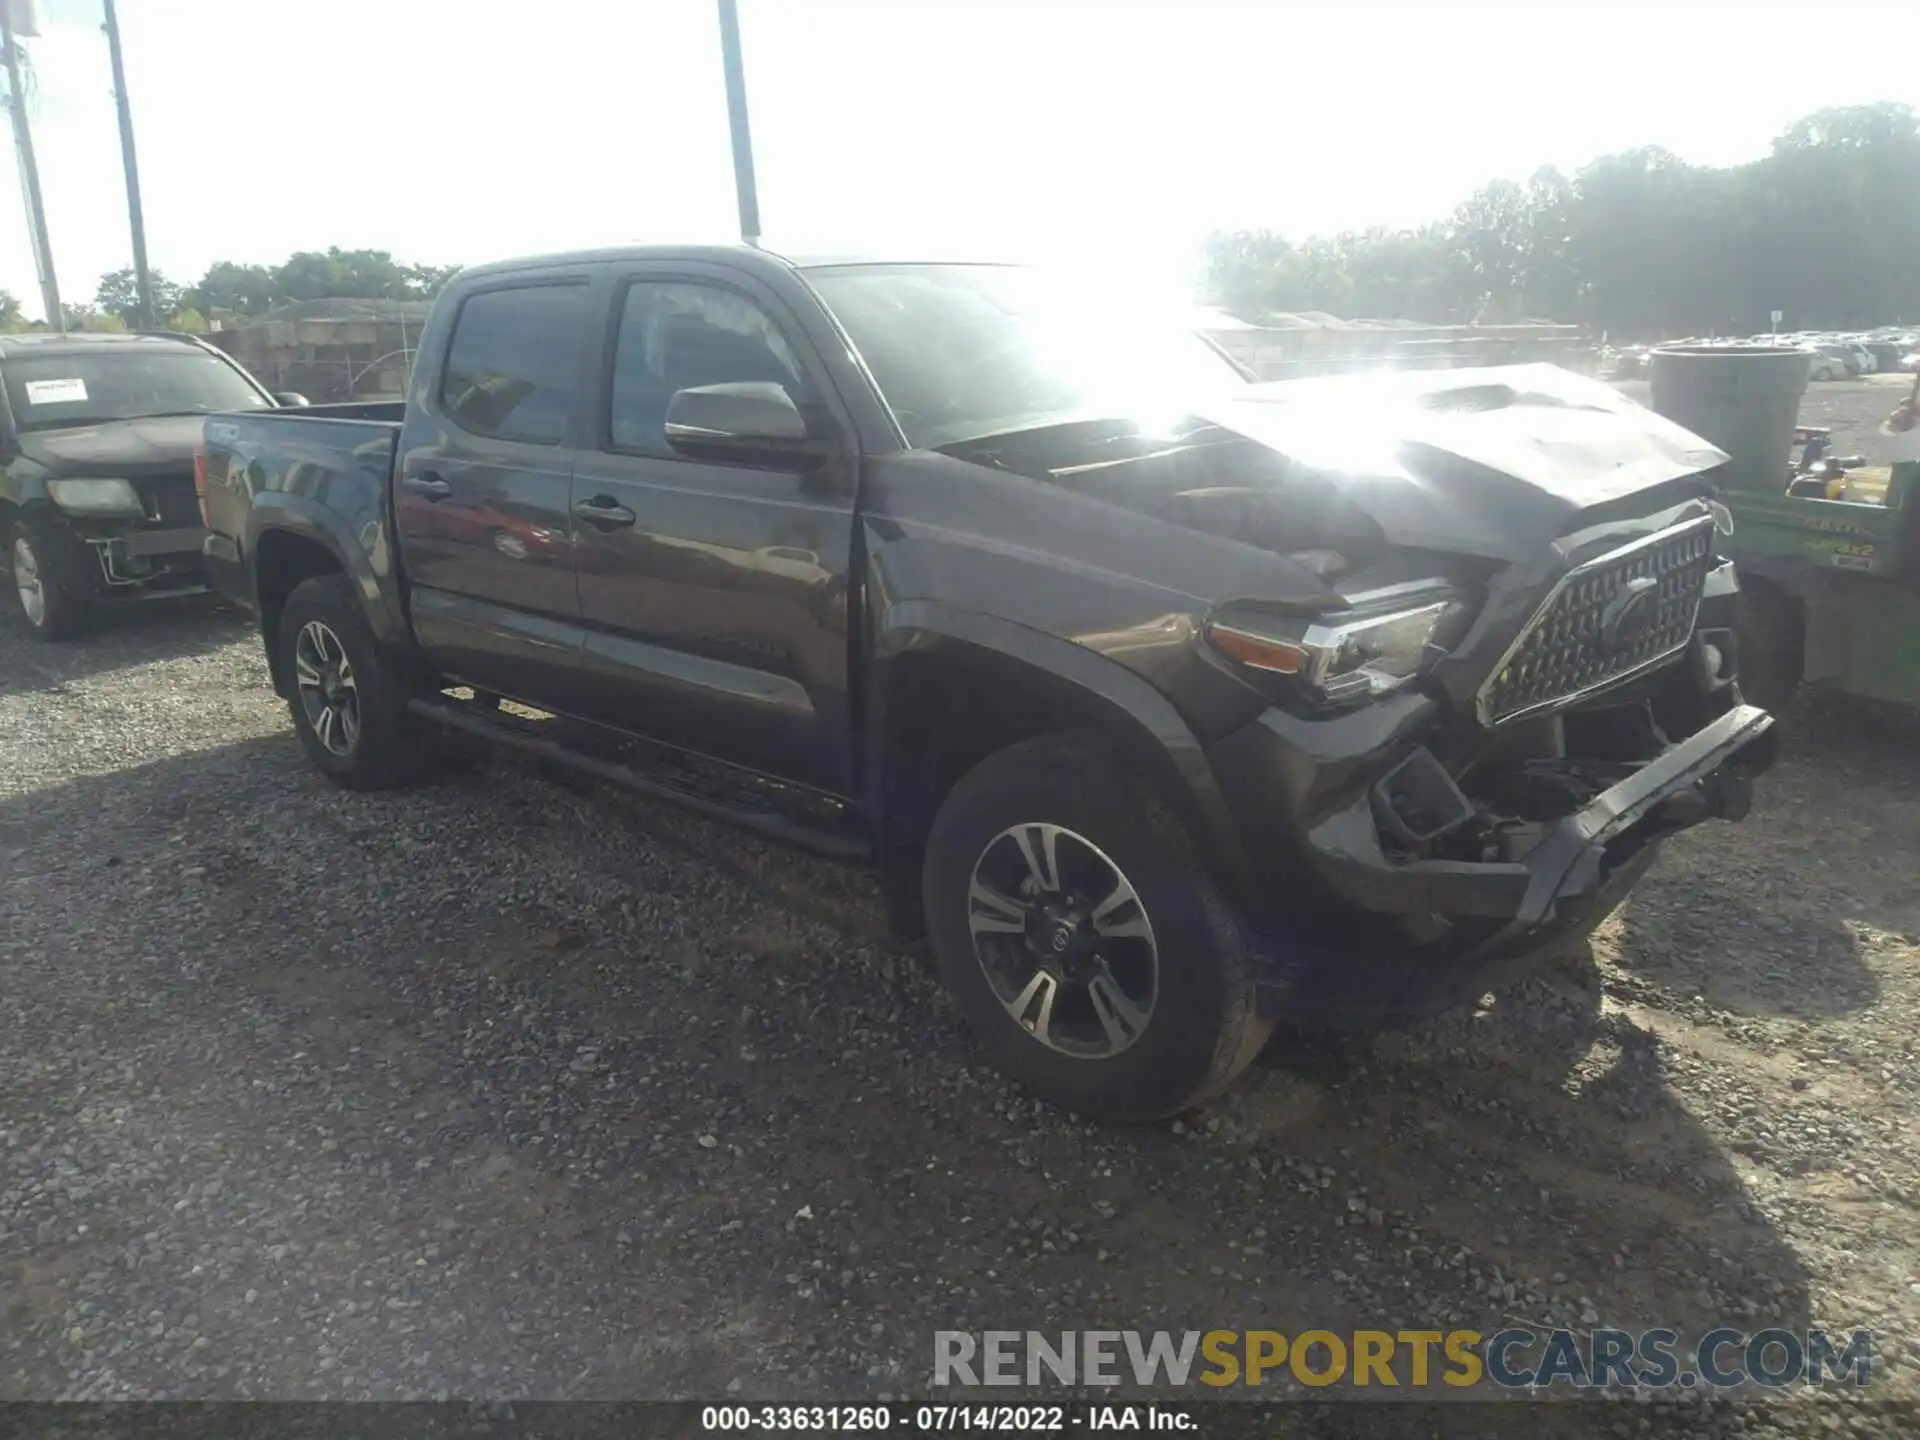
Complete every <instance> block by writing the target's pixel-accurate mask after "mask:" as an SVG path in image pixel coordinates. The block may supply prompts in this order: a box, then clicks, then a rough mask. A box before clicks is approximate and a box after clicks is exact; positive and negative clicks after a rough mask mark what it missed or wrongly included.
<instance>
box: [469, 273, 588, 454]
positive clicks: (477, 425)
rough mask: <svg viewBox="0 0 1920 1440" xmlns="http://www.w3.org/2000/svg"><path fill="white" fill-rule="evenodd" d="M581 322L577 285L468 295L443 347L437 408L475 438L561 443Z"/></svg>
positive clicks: (574, 388)
mask: <svg viewBox="0 0 1920 1440" xmlns="http://www.w3.org/2000/svg"><path fill="white" fill-rule="evenodd" d="M586 321H587V287H586V286H585V285H584V284H572V285H523V286H514V287H511V288H508V289H501V290H482V291H479V292H478V293H476V294H473V295H469V296H468V297H467V298H466V299H465V300H464V301H463V302H461V305H460V312H459V314H458V315H457V316H456V317H455V319H454V322H453V338H452V340H451V341H450V342H449V343H448V346H447V364H446V369H445V371H444V372H443V373H442V375H441V377H440V405H441V407H442V409H443V410H444V411H445V412H446V414H447V416H448V418H449V419H451V420H452V421H453V422H454V423H455V424H457V425H459V426H460V427H461V428H462V429H463V430H469V431H472V432H473V433H474V434H476V435H489V436H493V437H495V438H497V439H501V440H519V441H524V442H526V443H528V444H533V445H559V444H562V443H563V442H564V441H565V440H566V438H567V423H568V420H569V418H570V417H571V416H572V414H573V410H574V405H575V402H576V401H577V399H578V398H579V393H580V354H581V342H582V339H583V335H584V331H585V326H586Z"/></svg>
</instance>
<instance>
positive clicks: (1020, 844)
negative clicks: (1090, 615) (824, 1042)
mask: <svg viewBox="0 0 1920 1440" xmlns="http://www.w3.org/2000/svg"><path fill="white" fill-rule="evenodd" d="M922 889H923V895H924V900H925V905H926V914H927V928H928V934H929V937H930V938H931V940H932V943H933V950H934V955H935V958H936V959H937V960H938V962H939V966H940V971H941V974H942V976H943V978H944V979H945V980H946V983H947V985H948V987H949V989H951V991H952V992H953V995H954V997H955V1000H956V1001H957V1003H958V1004H959V1006H960V1009H961V1012H962V1013H963V1014H964V1015H965V1017H966V1019H967V1022H968V1024H969V1025H970V1026H971V1027H972V1029H973V1031H974V1034H975V1036H976V1037H977V1038H978V1040H979V1042H980V1044H981V1046H982V1048H983V1049H985V1050H986V1051H987V1052H988V1054H989V1055H990V1056H991V1057H992V1058H993V1059H994V1060H995V1062H996V1063H997V1064H998V1065H999V1066H1000V1067H1001V1068H1002V1069H1004V1070H1005V1071H1007V1072H1008V1073H1009V1074H1011V1075H1013V1076H1014V1077H1015V1078H1016V1079H1018V1080H1020V1081H1022V1082H1023V1083H1025V1084H1026V1085H1027V1086H1029V1087H1030V1088H1031V1089H1033V1090H1034V1091H1036V1092H1037V1093H1039V1094H1040V1095H1041V1096H1042V1097H1043V1098H1045V1099H1047V1100H1049V1101H1052V1102H1053V1103H1055V1104H1058V1105H1061V1106H1064V1107H1066V1108H1068V1109H1072V1110H1078V1111H1081V1112H1083V1113H1086V1114H1090V1115H1094V1116H1098V1117H1100V1118H1103V1119H1109V1120H1121V1121H1148V1120H1154V1119H1158V1118H1160V1117H1162V1116H1165V1115H1170V1114H1173V1113H1175V1112H1177V1111H1179V1110H1182V1109H1185V1108H1187V1107H1188V1106H1190V1105H1193V1104H1195V1103H1196V1102H1198V1101H1200V1100H1203V1099H1205V1098H1206V1097H1207V1096H1209V1095H1211V1094H1214V1093H1215V1092H1217V1091H1218V1090H1220V1089H1222V1088H1224V1087H1225V1086H1226V1084H1227V1083H1228V1082H1229V1081H1231V1080H1232V1079H1233V1077H1234V1076H1235V1075H1236V1074H1238V1073H1239V1071H1240V1070H1241V1069H1243V1068H1244V1067H1245V1066H1246V1065H1247V1064H1248V1063H1249V1062H1250V1061H1251V1060H1252V1059H1253V1057H1254V1055H1255V1054H1256V1053H1257V1052H1258V1051H1259V1048H1260V1045H1261V1043H1262V1042H1263V1041H1264V1040H1265V1038H1266V1036H1267V1034H1268V1032H1269V1031H1270V1030H1271V1028H1272V1026H1271V1024H1270V1022H1266V1021H1262V1020H1260V1019H1259V1018H1258V1017H1257V1015H1256V1013H1255V1009H1254V983H1253V968H1252V965H1251V963H1250V961H1249V959H1248V956H1247V953H1246V948H1245V945H1244V941H1243V939H1242V937H1241V934H1240V929H1239V926H1238V923H1237V921H1236V920H1235V917H1234V915H1233V913H1232V911H1231V909H1230V907H1229V905H1228V903H1227V900H1226V898H1225V896H1223V895H1222V894H1221V893H1220V890H1219V888H1218V886H1216V885H1215V883H1214V881H1213V879H1212V877H1211V876H1210V875H1209V874H1208V873H1207V871H1206V869H1205V867H1204V866H1203V865H1202V864H1201V862H1200V859H1199V857H1198V855H1197V854H1195V852H1194V848H1193V845H1192V842H1191V841H1190V839H1189V838H1188V836H1187V834H1186V831H1185V828H1184V827H1183V826H1182V825H1181V824H1180V822H1179V820H1178V819H1177V818H1176V817H1175V816H1174V815H1173V814H1172V813H1171V812H1170V811H1169V810H1168V809H1167V808H1166V807H1165V806H1164V805H1163V804H1161V803H1160V802H1159V801H1158V800H1157V799H1156V798H1155V797H1154V796H1152V795H1151V794H1150V793H1148V792H1147V791H1146V790H1145V789H1144V788H1142V787H1141V786H1139V785H1138V784H1137V783H1136V782H1135V781H1134V780H1133V779H1132V778H1131V777H1130V776H1129V775H1128V774H1127V773H1126V771H1125V770H1124V768H1123V767H1122V766H1121V765H1120V764H1119V763H1118V762H1117V761H1115V760H1114V759H1113V758H1112V757H1110V756H1108V755H1106V754H1104V753H1103V752H1102V751H1101V749H1100V748H1099V747H1098V746H1097V743H1095V742H1093V741H1091V739H1090V737H1072V736H1061V737H1043V738H1041V739H1038V740H1031V741H1026V742H1024V743H1022V744H1019V745H1016V746H1013V747H1011V748H1010V749H1007V750H1004V751H1002V752H1000V753H999V754H997V755H994V756H992V757H990V758H989V759H987V760H984V761H982V762H981V763H980V764H979V765H978V766H976V767H975V768H974V769H973V770H972V771H971V772H969V773H968V774H967V775H966V776H964V777H963V778H962V779H961V780H960V782H959V783H958V784H957V785H955V786H954V788H953V790H952V792H951V793H950V794H949V795H948V797H947V799H946V801H945V803H944V804H943V805H942V806H941V809H940V813H939V815H938V816H937V817H936V818H935V820H934V824H933V828H932V831H931V833H930V834H929V836H928V840H927V852H926V868H925V872H924V877H923V882H922Z"/></svg>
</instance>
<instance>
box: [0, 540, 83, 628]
mask: <svg viewBox="0 0 1920 1440" xmlns="http://www.w3.org/2000/svg"><path fill="white" fill-rule="evenodd" d="M6 545H7V558H8V561H9V563H10V565H11V567H12V576H13V587H12V588H13V595H14V603H15V606H16V608H17V609H18V610H19V613H20V618H21V619H23V620H25V621H26V623H27V630H28V632H29V633H30V634H32V635H33V637H34V638H35V639H36V640H44V641H48V642H50V643H51V642H55V641H60V640H71V639H72V638H73V637H74V636H76V635H78V634H79V633H80V632H81V631H82V630H84V629H85V628H86V622H87V618H88V615H87V603H86V598H85V590H84V589H83V588H82V581H81V577H80V576H78V575H76V574H75V573H74V567H73V565H72V563H71V560H72V557H71V555H70V554H69V549H70V547H68V546H63V545H61V544H60V537H59V536H58V535H56V534H54V533H53V532H52V531H51V530H50V529H49V528H48V527H47V526H46V525H45V524H41V523H36V522H35V521H33V520H31V519H29V518H27V517H26V516H22V517H20V518H19V519H16V520H15V521H14V522H13V524H11V525H10V526H8V527H7V533H6Z"/></svg>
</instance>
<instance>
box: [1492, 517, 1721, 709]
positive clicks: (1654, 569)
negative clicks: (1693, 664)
mask: <svg viewBox="0 0 1920 1440" xmlns="http://www.w3.org/2000/svg"><path fill="white" fill-rule="evenodd" d="M1712 565H1713V517H1712V516H1710V515H1703V516H1701V517H1700V518H1699V519H1698V520H1689V521H1687V522H1685V523H1684V524H1680V525H1675V526H1673V527H1671V528H1670V529H1666V530H1662V531H1660V532H1659V533H1657V534H1654V535H1648V536H1645V537H1643V538H1642V539H1639V540H1636V541H1634V542H1633V543H1632V544H1631V545H1624V546H1622V547H1621V548H1620V549H1618V550H1613V551H1610V552H1608V553H1607V554H1605V555H1601V556H1598V557H1597V558H1595V559H1592V560H1589V561H1587V562H1586V563H1585V564H1582V565H1578V566H1576V567H1575V568H1573V569H1572V570H1570V571H1568V572H1567V573H1566V574H1565V575H1564V576H1562V577H1561V579H1560V582H1559V583H1558V584H1557V585H1555V586H1554V588H1553V590H1552V592H1551V593H1550V594H1549V595H1548V596H1547V598H1546V600H1545V602H1544V603H1542V605H1541V606H1540V608H1539V609H1538V610H1536V611H1535V612H1534V616H1533V619H1531V620H1529V621H1528V622H1527V625H1526V628H1525V629H1524V630H1522V631H1521V632H1520V636H1519V638H1518V639H1517V640H1515V641H1514V642H1513V644H1512V646H1511V647H1509V648H1508V650H1507V653H1506V655H1505V657H1504V658H1503V659H1502V660H1501V662H1500V663H1499V664H1498V665H1497V666H1495V667H1494V671H1493V674H1492V676H1491V677H1489V678H1488V680H1487V683H1486V684H1485V685H1483V686H1482V687H1481V689H1480V696H1479V713H1480V721H1481V723H1482V724H1484V725H1496V724H1499V723H1500V722H1501V721H1503V720H1512V719H1514V718H1515V717H1517V716H1520V715H1526V714H1530V713H1532V712H1534V711H1538V710H1549V709H1552V708H1554V707H1556V706H1559V705H1564V704H1566V703H1568V702H1569V701H1571V700H1575V699H1578V698H1579V697H1580V696H1581V695H1584V694H1587V693H1589V692H1590V691H1594V690H1597V689H1600V688H1601V687H1603V686H1606V685H1611V684H1613V683H1615V682H1616V681H1620V680H1624V679H1626V678H1627V677H1629V676H1631V675H1634V674H1637V673H1639V672H1640V671H1642V670H1647V669H1650V668H1651V667H1653V666H1655V665H1657V664H1659V663H1660V662H1661V661H1662V660H1665V659H1668V658H1669V657H1671V656H1673V655H1675V654H1677V653H1678V652H1679V651H1680V650H1681V649H1683V648H1684V647H1685V646H1686V643H1687V641H1688V640H1689V639H1690V638H1691V637H1692V635H1693V626H1694V621H1695V619H1696V618H1697V616H1698V614H1699V610H1700V592H1701V588H1702V586H1703V585H1704V584H1705V582H1706V577H1707V571H1708V570H1709V569H1711V568H1712ZM1636 597H1637V598H1636Z"/></svg>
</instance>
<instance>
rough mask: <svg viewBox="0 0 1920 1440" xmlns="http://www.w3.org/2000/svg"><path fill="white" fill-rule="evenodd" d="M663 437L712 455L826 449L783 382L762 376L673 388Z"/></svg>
mask: <svg viewBox="0 0 1920 1440" xmlns="http://www.w3.org/2000/svg"><path fill="white" fill-rule="evenodd" d="M666 440H667V443H668V444H669V445H671V446H672V447H673V448H674V449H676V450H678V451H681V452H682V453H683V454H687V455H694V456H702V457H705V456H711V457H714V458H716V459H740V460H772V459H787V460H804V459H816V458H818V457H820V456H822V455H824V454H826V452H827V449H828V444H827V441H826V440H825V439H824V438H823V437H821V436H819V435H816V434H815V433H814V432H813V431H812V429H811V428H810V427H809V426H808V424H807V420H806V417H805V416H804V415H802V414H801V413H800V407H799V406H798V405H796V404H794V401H793V397H792V396H791V395H789V394H788V393H787V387H786V386H784V385H777V384H774V383H772V382H771V381H766V380H738V381H729V382H728V383H726V384H723V385H696V386H693V387H692V388H690V389H686V390H676V391H675V392H674V394H673V398H672V399H671V400H669V401H668V402H667V416H666Z"/></svg>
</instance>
